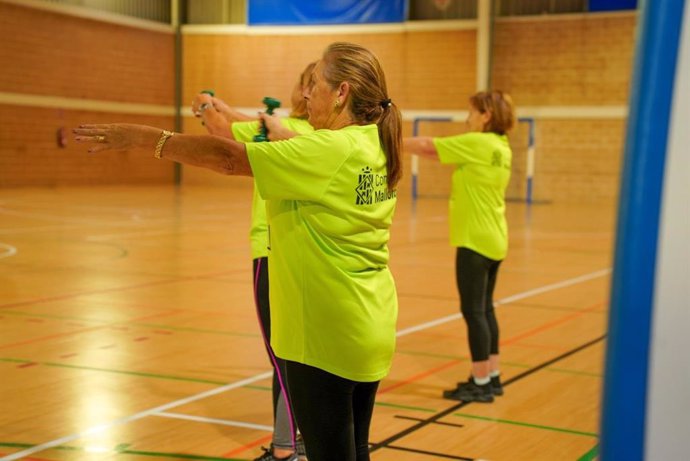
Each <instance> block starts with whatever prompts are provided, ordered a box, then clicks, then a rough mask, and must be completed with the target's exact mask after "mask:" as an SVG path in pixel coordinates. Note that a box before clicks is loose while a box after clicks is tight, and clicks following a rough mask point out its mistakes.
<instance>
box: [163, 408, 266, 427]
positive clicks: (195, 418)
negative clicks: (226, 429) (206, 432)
mask: <svg viewBox="0 0 690 461" xmlns="http://www.w3.org/2000/svg"><path fill="white" fill-rule="evenodd" d="M153 416H161V417H164V418H176V419H186V420H188V421H198V422H200V423H208V424H222V425H223V426H233V427H246V428H248V429H257V430H260V431H267V432H273V426H266V425H263V424H252V423H243V422H242V421H231V420H228V419H217V418H204V417H201V416H192V415H183V414H180V413H168V412H160V413H154V414H153Z"/></svg>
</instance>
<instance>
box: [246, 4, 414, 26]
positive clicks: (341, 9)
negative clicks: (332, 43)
mask: <svg viewBox="0 0 690 461" xmlns="http://www.w3.org/2000/svg"><path fill="white" fill-rule="evenodd" d="M247 5H248V10H249V11H248V15H247V16H248V23H249V24H250V25H264V26H267V25H273V26H277V25H293V26H294V25H316V24H373V23H390V22H396V23H397V22H404V21H405V19H407V1H406V0H248V4H247Z"/></svg>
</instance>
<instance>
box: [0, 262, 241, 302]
mask: <svg viewBox="0 0 690 461" xmlns="http://www.w3.org/2000/svg"><path fill="white" fill-rule="evenodd" d="M238 272H240V270H239V269H235V270H232V271H223V272H216V273H212V274H204V275H195V276H189V277H178V278H172V279H166V280H158V281H157V282H148V283H140V284H138V285H126V286H122V287H117V288H104V289H102V290H92V291H79V292H76V293H69V294H65V295H60V296H48V297H45V298H37V299H32V300H28V301H17V302H12V303H8V304H0V309H6V308H8V307H18V306H26V305H31V304H39V303H46V302H52V301H62V300H64V299H71V298H78V297H79V296H89V295H97V294H102V293H113V292H118V291H127V290H133V289H136V288H145V287H151V286H156V285H165V284H168V283H176V282H187V281H190V280H202V279H209V278H213V277H218V276H221V275H228V274H233V273H238Z"/></svg>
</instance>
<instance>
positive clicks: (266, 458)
mask: <svg viewBox="0 0 690 461" xmlns="http://www.w3.org/2000/svg"><path fill="white" fill-rule="evenodd" d="M261 449H262V450H263V451H264V454H263V455H261V456H259V457H258V458H254V461H297V460H298V459H299V458H298V456H297V453H296V452H295V453H292V454H291V455H287V456H286V457H284V458H276V457H275V456H273V444H271V445H270V446H269V447H268V448H264V447H261Z"/></svg>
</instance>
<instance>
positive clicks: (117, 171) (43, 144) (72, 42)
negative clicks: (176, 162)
mask: <svg viewBox="0 0 690 461" xmlns="http://www.w3.org/2000/svg"><path fill="white" fill-rule="evenodd" d="M0 43H2V46H0V68H2V72H0V92H2V93H6V94H12V95H23V96H30V97H33V99H32V100H34V101H36V105H35V106H33V105H31V104H22V105H14V104H11V103H4V104H0V186H54V185H58V184H104V183H111V184H112V183H138V182H159V181H166V182H168V181H172V178H173V173H172V171H173V170H172V167H171V166H170V164H168V165H162V164H157V163H156V162H152V161H150V160H148V159H146V160H140V159H138V158H137V156H136V155H133V154H122V153H120V154H106V158H104V159H101V160H99V161H96V159H95V158H94V157H90V156H88V155H87V154H86V152H85V151H86V150H85V149H84V147H83V146H82V147H76V146H75V145H74V143H73V142H71V144H70V145H69V147H68V148H67V149H60V148H59V147H58V146H57V143H56V132H57V130H58V128H60V127H65V129H67V130H70V129H71V128H72V127H74V126H76V125H78V124H79V123H84V122H108V121H128V122H138V123H147V124H153V125H157V126H161V127H166V128H172V127H173V124H174V120H173V118H172V117H171V116H142V115H135V114H128V113H122V112H118V113H115V112H110V113H108V112H107V110H108V109H107V107H108V103H132V104H154V105H162V106H172V105H173V102H174V66H173V63H174V36H173V35H172V34H170V33H164V32H156V31H150V30H144V29H140V28H135V27H126V26H122V25H117V24H112V23H108V22H103V21H97V20H91V19H85V18H79V17H75V16H70V15H66V14H60V13H56V12H51V11H45V10H39V9H33V8H25V7H21V6H17V5H14V4H7V3H1V2H0ZM42 97H43V98H46V99H47V98H50V99H51V100H54V99H55V98H64V99H60V100H59V101H60V102H57V103H56V102H54V101H53V102H51V103H50V104H49V105H52V107H54V108H47V107H45V105H46V104H44V102H43V101H42V99H41V98H42ZM84 100H92V101H93V102H94V106H95V107H98V106H99V104H100V105H101V106H103V107H105V109H103V110H98V109H97V110H95V111H89V112H87V111H84V110H83V109H75V107H79V104H78V102H79V101H84ZM61 104H63V106H62V107H61ZM41 105H43V106H44V107H41ZM69 140H70V141H71V135H70V139H69Z"/></svg>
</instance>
